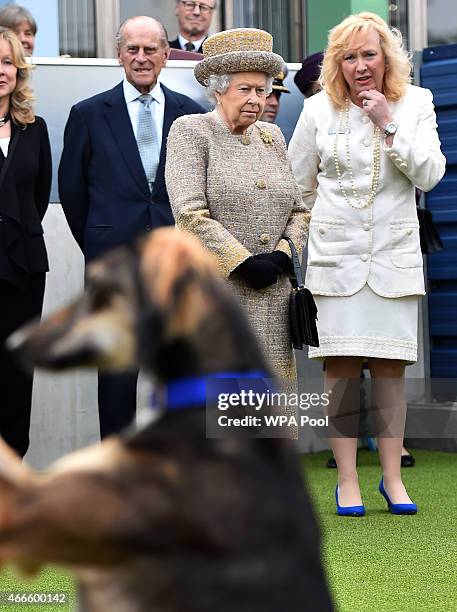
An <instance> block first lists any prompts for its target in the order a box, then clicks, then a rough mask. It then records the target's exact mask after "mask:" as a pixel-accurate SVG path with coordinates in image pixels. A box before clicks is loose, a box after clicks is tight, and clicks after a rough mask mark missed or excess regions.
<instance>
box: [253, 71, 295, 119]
mask: <svg viewBox="0 0 457 612" xmlns="http://www.w3.org/2000/svg"><path fill="white" fill-rule="evenodd" d="M288 72H289V69H288V68H287V66H286V65H285V64H283V67H282V70H281V72H280V73H279V74H278V75H277V76H276V78H275V79H273V83H272V87H273V90H272V92H271V94H270V95H269V96H268V98H267V101H266V104H265V109H264V111H263V114H262V116H261V117H260V119H261V120H262V121H267V122H268V123H276V118H277V116H278V113H279V108H280V99H281V95H282V94H283V93H288V94H290V90H289V89H287V87H286V86H285V85H284V80H285V78H286V77H287V74H288Z"/></svg>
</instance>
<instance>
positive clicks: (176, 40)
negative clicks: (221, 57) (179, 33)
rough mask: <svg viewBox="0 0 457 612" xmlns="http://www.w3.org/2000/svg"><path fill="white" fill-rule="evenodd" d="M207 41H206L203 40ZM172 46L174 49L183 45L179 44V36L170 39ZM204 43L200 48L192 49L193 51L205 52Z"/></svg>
mask: <svg viewBox="0 0 457 612" xmlns="http://www.w3.org/2000/svg"><path fill="white" fill-rule="evenodd" d="M203 42H205V41H203ZM168 44H169V45H170V47H171V48H172V49H181V45H180V44H179V38H175V39H174V40H170V41H169V43H168ZM202 47H203V43H202V44H201V45H200V46H199V48H198V49H195V50H194V51H192V53H203V49H202ZM184 51H185V49H184Z"/></svg>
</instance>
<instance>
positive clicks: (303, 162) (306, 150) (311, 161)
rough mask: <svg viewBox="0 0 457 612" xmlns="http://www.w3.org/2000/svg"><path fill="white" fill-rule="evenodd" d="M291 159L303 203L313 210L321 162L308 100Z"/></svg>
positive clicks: (298, 127) (300, 118)
mask: <svg viewBox="0 0 457 612" xmlns="http://www.w3.org/2000/svg"><path fill="white" fill-rule="evenodd" d="M289 159H290V163H291V166H292V172H293V174H294V176H295V180H296V181H297V184H298V187H299V192H300V195H301V198H302V200H303V203H304V204H305V206H306V208H307V209H308V210H311V209H312V207H313V205H314V202H315V200H316V196H317V174H318V171H319V161H320V160H319V155H318V153H317V148H316V126H315V124H314V121H313V119H312V117H311V114H310V111H309V103H308V104H307V103H306V100H305V105H304V106H303V110H302V112H301V115H300V117H299V119H298V122H297V125H296V126H295V130H294V133H293V135H292V138H291V141H290V143H289Z"/></svg>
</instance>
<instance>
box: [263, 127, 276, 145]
mask: <svg viewBox="0 0 457 612" xmlns="http://www.w3.org/2000/svg"><path fill="white" fill-rule="evenodd" d="M260 138H261V139H262V141H263V142H264V143H265V144H268V145H271V144H273V143H274V138H273V135H272V133H271V132H269V131H268V130H266V129H265V128H262V129H261V130H260Z"/></svg>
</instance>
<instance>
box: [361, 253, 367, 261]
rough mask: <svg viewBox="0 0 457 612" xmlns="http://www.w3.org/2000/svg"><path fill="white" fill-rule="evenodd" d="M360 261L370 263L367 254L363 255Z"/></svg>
mask: <svg viewBox="0 0 457 612" xmlns="http://www.w3.org/2000/svg"><path fill="white" fill-rule="evenodd" d="M360 259H361V260H362V261H368V255H367V254H366V253H362V255H361V256H360Z"/></svg>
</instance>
